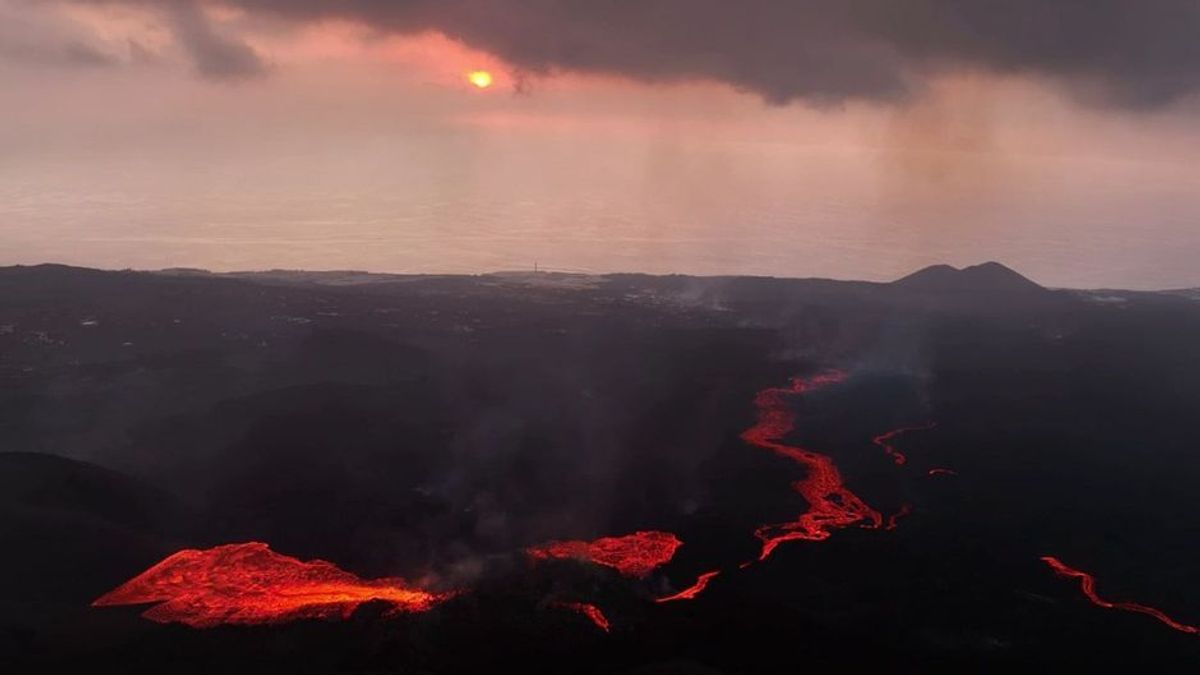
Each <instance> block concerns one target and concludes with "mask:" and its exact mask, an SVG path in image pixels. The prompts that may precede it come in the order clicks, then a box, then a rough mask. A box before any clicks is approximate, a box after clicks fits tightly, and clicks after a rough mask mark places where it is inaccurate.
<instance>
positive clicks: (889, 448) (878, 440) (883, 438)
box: [871, 422, 937, 465]
mask: <svg viewBox="0 0 1200 675" xmlns="http://www.w3.org/2000/svg"><path fill="white" fill-rule="evenodd" d="M936 426H937V422H929V423H927V424H922V425H919V426H915V427H900V428H899V429H892V430H891V431H889V432H887V433H885V434H879V435H878V436H876V437H875V438H872V439H871V442H872V443H874V444H875V445H878V446H879V447H881V448H883V452H884V453H885V454H887V456H889V457H891V458H892V461H893V462H895V463H896V464H897V465H900V464H904V463H905V462H907V461H908V457H906V456H905V455H904V453H903V452H900V451H899V450H897V449H896V446H894V445H892V443H891V441H892V439H894V438H896V437H897V436H900V435H902V434H907V433H908V432H910V431H927V430H929V429H932V428H934V427H936Z"/></svg>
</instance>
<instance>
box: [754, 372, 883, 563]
mask: <svg viewBox="0 0 1200 675" xmlns="http://www.w3.org/2000/svg"><path fill="white" fill-rule="evenodd" d="M843 379H845V374H844V373H841V372H839V371H832V372H828V373H825V374H822V375H817V376H816V377H812V378H809V379H807V380H805V379H802V378H794V379H793V380H792V384H791V386H790V387H774V388H769V389H764V390H762V391H760V392H759V393H758V395H757V396H755V397H754V405H755V407H756V408H757V409H758V420H757V422H755V424H754V426H752V427H750V428H749V429H747V430H746V431H744V432H743V433H742V440H744V441H746V442H747V443H750V444H751V445H755V446H758V447H760V448H763V449H764V450H770V451H771V452H774V453H775V454H777V455H780V456H781V457H786V458H788V459H790V460H792V461H794V462H796V463H797V464H800V465H802V466H803V467H804V468H805V469H806V470H807V472H808V475H806V476H805V477H804V478H802V479H800V480H798V481H796V482H795V483H793V484H792V487H793V488H794V489H795V490H796V492H799V493H800V495H801V496H803V497H804V499H805V500H806V501H807V502H808V511H805V512H804V513H802V514H800V515H799V516H797V518H796V520H794V521H791V522H787V523H780V524H777V525H763V526H761V527H759V528H758V529H757V530H755V532H754V534H755V536H757V537H758V538H759V539H760V540H761V541H762V543H763V546H762V552H761V553H760V554H759V558H758V559H759V560H766V558H767V556H769V555H771V552H772V551H774V550H775V547H776V546H778V545H779V544H781V543H783V542H785V541H791V540H794V539H805V540H808V541H823V540H825V539H828V538H829V535H830V534H832V532H833V530H834V529H839V528H843V527H847V526H850V525H853V524H855V523H860V522H862V521H864V520H865V521H869V522H870V523H871V525H872V526H873V527H881V526H882V525H883V518H882V516H880V515H879V512H878V511H875V510H874V509H872V508H871V507H869V506H867V505H866V503H865V502H863V501H862V499H860V498H859V497H858V495H856V494H854V493H853V492H851V491H850V490H849V489H848V488H846V486H845V485H843V484H842V476H841V474H840V473H838V470H837V466H835V465H834V463H833V460H832V459H830V458H829V457H827V456H826V455H822V454H820V453H817V452H813V451H812V450H809V449H807V448H803V447H800V446H798V445H788V444H786V443H784V442H783V439H784V438H785V437H786V436H787V435H788V434H790V433H791V432H792V430H793V429H794V428H795V423H796V415H795V413H793V412H792V410H791V408H790V407H789V405H788V399H790V398H791V397H793V396H796V395H798V394H803V393H807V392H810V391H813V390H815V389H819V388H821V387H825V386H829V385H832V384H836V383H838V382H841V381H842V380H843Z"/></svg>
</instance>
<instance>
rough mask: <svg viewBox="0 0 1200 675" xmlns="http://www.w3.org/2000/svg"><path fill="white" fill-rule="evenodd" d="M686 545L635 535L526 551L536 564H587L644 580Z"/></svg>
mask: <svg viewBox="0 0 1200 675" xmlns="http://www.w3.org/2000/svg"><path fill="white" fill-rule="evenodd" d="M682 545H683V542H682V541H680V540H679V538H678V537H676V536H675V535H673V534H671V533H670V532H657V531H653V530H651V531H646V532H634V533H633V534H627V535H625V536H623V537H602V538H600V539H597V540H595V541H550V542H546V543H545V544H539V545H537V546H533V547H530V548H528V549H526V550H525V552H526V553H528V554H529V556H530V557H532V558H533V559H535V560H549V559H571V560H585V561H588V562H591V563H594V564H596V565H604V566H606V567H611V568H613V569H615V570H617V571H618V572H620V573H621V574H622V575H624V576H627V577H638V578H641V577H644V576H646V575H648V574H650V573H651V572H653V571H654V570H655V568H657V567H660V566H662V565H665V564H666V563H668V562H670V561H671V558H673V557H675V551H676V550H677V549H678V548H679V547H680V546H682Z"/></svg>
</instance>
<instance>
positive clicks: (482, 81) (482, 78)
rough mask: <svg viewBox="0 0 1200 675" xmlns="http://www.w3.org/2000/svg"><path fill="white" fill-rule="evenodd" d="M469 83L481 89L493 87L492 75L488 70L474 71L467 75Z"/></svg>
mask: <svg viewBox="0 0 1200 675" xmlns="http://www.w3.org/2000/svg"><path fill="white" fill-rule="evenodd" d="M467 81H468V82H470V83H471V84H473V85H475V86H476V87H477V88H479V89H487V88H488V87H490V86H492V74H491V73H489V72H488V71H486V70H472V71H471V72H470V73H467Z"/></svg>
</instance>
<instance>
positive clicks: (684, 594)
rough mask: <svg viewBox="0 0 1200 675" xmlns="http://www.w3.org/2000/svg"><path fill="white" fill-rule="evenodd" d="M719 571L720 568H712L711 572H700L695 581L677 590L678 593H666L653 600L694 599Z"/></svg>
mask: <svg viewBox="0 0 1200 675" xmlns="http://www.w3.org/2000/svg"><path fill="white" fill-rule="evenodd" d="M720 573H721V571H720V570H713V571H711V572H705V573H704V574H701V575H700V576H699V577H697V578H696V583H694V584H692V585H691V586H688V587H687V588H685V589H683V590H682V591H679V592H678V593H676V594H674V595H668V596H666V597H663V598H658V599H657V600H655V602H675V601H676V600H695V599H696V596H697V595H700V594H701V593H703V592H704V589H705V588H708V582H710V581H712V580H713V577H715V576H717V575H718V574H720Z"/></svg>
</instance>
